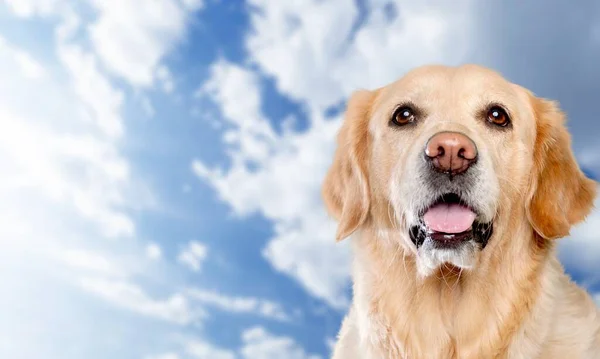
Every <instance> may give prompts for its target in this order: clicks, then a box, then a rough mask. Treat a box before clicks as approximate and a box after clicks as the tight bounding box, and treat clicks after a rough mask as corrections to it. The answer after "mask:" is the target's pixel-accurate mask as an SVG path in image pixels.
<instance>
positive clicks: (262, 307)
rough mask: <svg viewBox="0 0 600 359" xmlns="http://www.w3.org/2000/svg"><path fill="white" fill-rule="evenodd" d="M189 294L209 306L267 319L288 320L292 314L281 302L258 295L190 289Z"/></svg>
mask: <svg viewBox="0 0 600 359" xmlns="http://www.w3.org/2000/svg"><path fill="white" fill-rule="evenodd" d="M187 294H188V295H189V297H190V298H191V299H193V300H196V301H198V302H200V303H202V304H203V305H205V306H207V307H214V308H216V309H219V310H222V311H226V312H230V313H238V314H254V315H258V316H261V317H264V318H267V319H274V320H278V321H284V322H287V321H289V320H291V318H292V315H290V314H288V313H286V312H285V310H284V309H283V308H282V306H281V305H280V304H279V303H276V302H273V301H270V300H265V299H261V298H256V297H240V296H227V295H224V294H223V293H219V292H217V291H211V290H201V289H190V290H189V291H188V292H187Z"/></svg>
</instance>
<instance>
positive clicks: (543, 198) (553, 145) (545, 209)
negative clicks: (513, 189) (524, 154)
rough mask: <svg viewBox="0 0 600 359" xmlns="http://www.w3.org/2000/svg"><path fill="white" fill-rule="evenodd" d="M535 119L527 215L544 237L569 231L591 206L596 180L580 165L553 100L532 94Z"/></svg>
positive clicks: (563, 117) (565, 234)
mask: <svg viewBox="0 0 600 359" xmlns="http://www.w3.org/2000/svg"><path fill="white" fill-rule="evenodd" d="M531 98H532V105H533V109H534V113H535V117H536V123H537V136H536V140H535V151H534V161H535V163H534V171H533V173H532V175H533V177H532V183H531V192H530V194H529V196H530V197H529V198H530V201H529V203H528V207H527V216H528V217H529V221H530V223H531V225H532V226H533V228H534V230H535V231H536V232H537V233H538V234H539V235H540V236H542V237H543V238H545V239H556V238H561V237H565V236H567V235H569V231H570V229H571V226H573V225H575V224H577V223H579V222H581V221H583V220H584V219H585V217H586V216H587V215H588V214H589V213H590V211H591V210H592V208H593V206H594V198H595V197H596V191H597V184H596V182H595V181H592V180H591V179H589V178H587V177H586V176H585V174H584V173H583V172H582V171H581V169H580V168H579V165H578V164H577V161H576V160H575V156H574V154H573V151H572V149H571V136H570V135H569V132H568V130H567V128H566V126H565V115H564V114H563V113H562V111H561V110H560V109H559V107H558V105H557V104H556V103H554V102H552V101H549V100H545V99H540V98H536V97H534V96H533V95H531Z"/></svg>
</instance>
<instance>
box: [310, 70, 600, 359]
mask: <svg viewBox="0 0 600 359" xmlns="http://www.w3.org/2000/svg"><path fill="white" fill-rule="evenodd" d="M407 99H408V100H410V101H411V102H412V103H416V104H417V105H419V106H422V107H424V108H426V109H427V116H426V119H424V120H423V123H422V124H419V125H418V127H416V128H414V129H411V130H406V131H405V130H394V129H392V128H390V126H389V118H390V114H391V112H392V111H393V109H394V106H397V104H398V103H399V102H400V101H405V100H407ZM489 101H502V102H503V103H505V104H507V106H508V107H509V109H510V111H511V117H512V119H513V125H514V126H513V127H512V128H511V129H510V130H509V131H503V132H502V133H500V131H495V130H494V129H490V128H489V127H486V124H485V123H483V122H482V121H480V120H479V119H478V118H477V116H476V113H477V110H478V109H479V108H480V107H481V106H482V104H485V103H488V102H489ZM442 130H454V131H460V132H463V133H466V134H467V135H468V136H470V137H471V138H472V139H473V140H474V141H475V143H477V146H479V147H480V152H481V154H482V156H481V157H482V159H481V160H482V161H483V164H482V166H484V168H486V171H485V174H484V177H485V182H486V183H488V184H485V186H487V187H485V188H486V189H485V191H483V192H482V193H484V194H485V195H484V196H483V197H485V198H490V199H493V200H490V201H488V202H489V203H487V202H486V204H487V205H489V211H490V215H492V216H493V218H494V228H495V231H494V234H493V236H492V237H491V239H490V241H489V244H488V246H487V247H485V248H484V249H483V250H481V251H480V252H478V253H477V254H476V258H475V259H474V263H475V264H474V265H473V267H472V268H470V269H468V270H461V269H458V268H456V267H455V266H448V265H441V266H440V267H439V268H437V269H436V270H435V272H434V273H433V274H432V275H427V276H420V275H419V274H418V268H417V267H418V266H417V264H418V263H417V262H418V254H417V253H416V251H415V249H414V248H412V247H411V245H410V241H409V239H408V237H407V236H408V234H407V231H408V229H407V225H406V223H407V222H406V221H408V220H410V215H411V214H410V208H409V204H407V203H409V202H411V201H414V198H413V197H410V196H411V193H414V192H415V189H416V188H419V187H418V183H417V182H415V181H416V180H414V179H413V177H414V173H411V172H414V168H415V167H414V163H415V162H414V161H413V160H411V158H413V157H415V156H413V154H414V153H415V151H420V150H421V149H422V148H423V146H424V145H425V140H426V139H427V138H429V137H431V136H432V135H433V134H435V133H437V132H439V131H442ZM411 176H413V177H411ZM410 186H413V187H410ZM415 186H416V187H415ZM482 186H484V185H482ZM482 188H483V187H482ZM596 188H597V184H596V183H595V182H594V181H592V180H590V179H588V178H586V177H585V175H584V174H583V173H582V171H581V170H580V169H579V166H578V165H577V163H576V161H575V158H574V155H573V153H572V150H571V143H570V136H569V133H568V131H567V129H566V127H565V124H564V115H563V113H562V112H561V111H560V109H559V108H558V106H557V105H556V104H555V103H554V102H551V101H548V100H545V99H541V98H538V97H536V96H535V95H533V94H532V93H531V92H529V91H528V90H526V89H524V88H522V87H520V86H518V85H516V84H512V83H510V82H508V81H507V80H505V79H504V78H502V77H501V76H500V75H499V74H497V73H495V72H493V71H491V70H488V69H485V68H482V67H479V66H475V65H465V66H460V67H445V66H427V67H422V68H418V69H415V70H413V71H411V72H409V73H408V74H406V75H405V76H404V77H403V78H401V79H399V80H398V81H396V82H394V83H392V84H390V85H388V86H385V87H382V88H380V89H377V90H375V91H366V90H361V91H358V92H356V93H355V94H354V95H353V96H352V97H351V99H350V101H349V103H348V106H347V112H346V117H345V119H344V122H343V124H342V128H341V130H340V132H339V136H338V149H337V151H336V153H335V157H334V160H333V163H332V165H331V168H330V170H329V172H328V174H327V176H326V178H325V181H324V184H323V189H322V195H323V199H324V201H325V204H326V206H327V208H328V210H329V212H330V213H331V214H332V215H333V216H334V217H335V218H336V219H337V220H338V222H339V223H338V231H337V240H342V239H344V238H346V237H348V236H350V235H351V234H353V238H352V246H353V253H354V267H353V282H354V297H353V302H352V306H351V308H350V311H349V313H348V315H347V316H346V318H345V320H344V322H343V324H342V327H341V330H340V333H339V338H338V342H337V344H336V346H335V349H334V354H333V358H334V359H355V358H356V359H358V358H360V359H379V358H381V359H387V358H390V359H391V358H394V359H395V358H411V359H417V358H461V359H462V358H464V359H467V358H473V359H476V358H477V359H479V358H513V359H516V358H524V359H525V358H526V359H533V358H548V359H552V358H555V359H567V358H568V359H576V358H600V316H599V312H598V309H597V307H596V306H595V304H594V302H593V300H592V298H591V297H590V295H588V293H586V291H584V290H583V289H581V288H579V287H578V286H576V285H575V284H574V283H573V282H572V281H571V280H570V279H569V278H568V276H567V275H566V274H565V273H564V270H563V268H562V266H561V265H560V263H559V262H558V260H557V257H556V253H555V239H557V238H561V237H564V236H567V235H568V234H569V230H570V228H571V227H572V226H573V225H574V224H577V223H579V222H581V221H582V220H584V218H585V217H586V216H587V214H588V213H589V212H590V211H591V209H592V206H593V201H594V198H595V196H596Z"/></svg>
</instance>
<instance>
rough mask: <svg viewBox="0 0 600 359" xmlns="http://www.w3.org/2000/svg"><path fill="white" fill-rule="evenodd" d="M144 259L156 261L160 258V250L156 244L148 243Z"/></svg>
mask: <svg viewBox="0 0 600 359" xmlns="http://www.w3.org/2000/svg"><path fill="white" fill-rule="evenodd" d="M146 257H148V258H150V259H152V260H158V259H160V258H161V257H162V249H161V248H160V246H159V245H158V244H156V243H150V244H148V245H147V246H146Z"/></svg>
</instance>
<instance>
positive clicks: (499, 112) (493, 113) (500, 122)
mask: <svg viewBox="0 0 600 359" xmlns="http://www.w3.org/2000/svg"><path fill="white" fill-rule="evenodd" d="M487 120H488V121H489V122H490V123H492V124H494V125H497V126H501V127H505V126H506V125H508V124H509V123H510V118H509V117H508V114H507V113H506V111H504V109H503V108H501V107H498V106H494V107H492V108H490V109H489V110H488V113H487Z"/></svg>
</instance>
